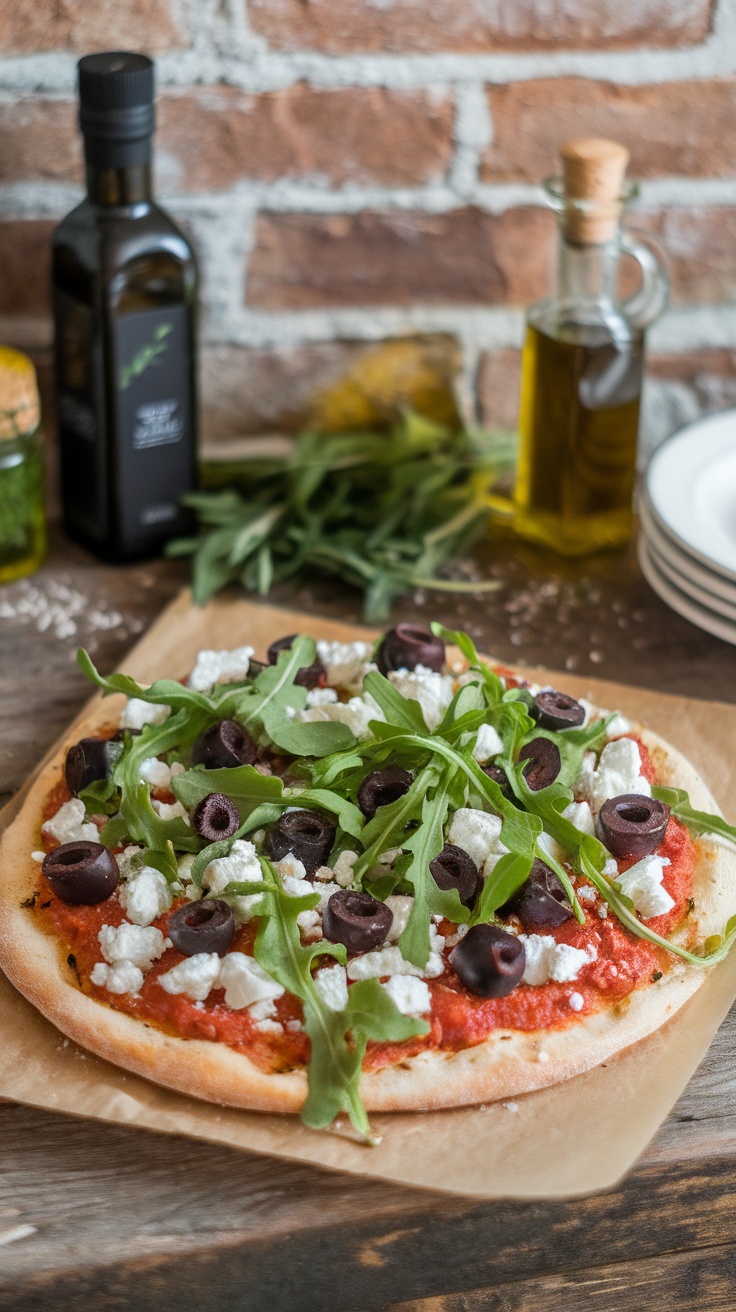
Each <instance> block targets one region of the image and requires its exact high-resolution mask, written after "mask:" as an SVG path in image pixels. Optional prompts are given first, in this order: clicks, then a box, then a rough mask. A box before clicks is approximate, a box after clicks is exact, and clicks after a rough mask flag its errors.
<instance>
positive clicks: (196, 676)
mask: <svg viewBox="0 0 736 1312" xmlns="http://www.w3.org/2000/svg"><path fill="white" fill-rule="evenodd" d="M252 655H253V648H252V647H235V648H233V649H232V650H231V651H200V652H199V653H198V655H197V663H196V665H195V666H194V669H193V670H192V672H191V674H190V675H189V687H190V688H193V689H194V691H195V692H209V690H210V688H214V686H215V684H216V683H220V682H222V683H232V682H233V681H235V682H238V681H239V680H241V679H244V678H245V677H246V675H247V673H248V669H249V667H250V658H251V656H252Z"/></svg>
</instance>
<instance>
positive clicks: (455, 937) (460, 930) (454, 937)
mask: <svg viewBox="0 0 736 1312" xmlns="http://www.w3.org/2000/svg"><path fill="white" fill-rule="evenodd" d="M469 929H470V925H458V927H457V929H456V930H455V933H454V934H450V935H449V937H448V938H446V939H445V946H446V947H448V948H455V947H457V945H458V943H459V942H460V940H461V939H462V938H465V935H466V934H467V932H468V930H469Z"/></svg>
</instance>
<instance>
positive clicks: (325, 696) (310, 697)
mask: <svg viewBox="0 0 736 1312" xmlns="http://www.w3.org/2000/svg"><path fill="white" fill-rule="evenodd" d="M336 701H337V693H336V692H335V689H334V688H310V689H309V692H308V693H307V706H328V705H330V704H331V703H333V702H336Z"/></svg>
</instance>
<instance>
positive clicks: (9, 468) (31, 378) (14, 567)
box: [0, 346, 46, 583]
mask: <svg viewBox="0 0 736 1312" xmlns="http://www.w3.org/2000/svg"><path fill="white" fill-rule="evenodd" d="M45 553H46V516H45V513H44V459H43V439H42V436H41V431H40V404H39V399H38V386H37V383H36V371H35V369H34V367H33V364H32V362H31V361H30V360H29V359H28V357H27V356H26V355H23V354H22V353H21V352H20V351H15V350H13V349H12V348H11V347H9V346H0V583H8V582H10V581H11V580H12V579H19V578H22V577H23V576H24V575H26V574H31V573H32V572H33V570H35V569H37V568H38V566H39V565H40V564H41V561H42V560H43V558H44V555H45Z"/></svg>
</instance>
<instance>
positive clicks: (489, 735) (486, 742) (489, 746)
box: [473, 724, 503, 765]
mask: <svg viewBox="0 0 736 1312" xmlns="http://www.w3.org/2000/svg"><path fill="white" fill-rule="evenodd" d="M502 751H503V743H502V742H501V739H500V738H499V736H498V734H497V732H496V730H495V729H494V727H493V725H492V724H482V725H481V726H480V729H479V730H478V736H477V738H476V740H475V746H474V748H473V760H474V761H478V762H479V763H480V764H481V765H482V764H483V762H484V761H490V759H491V757H492V756H498V754H499V752H502Z"/></svg>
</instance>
